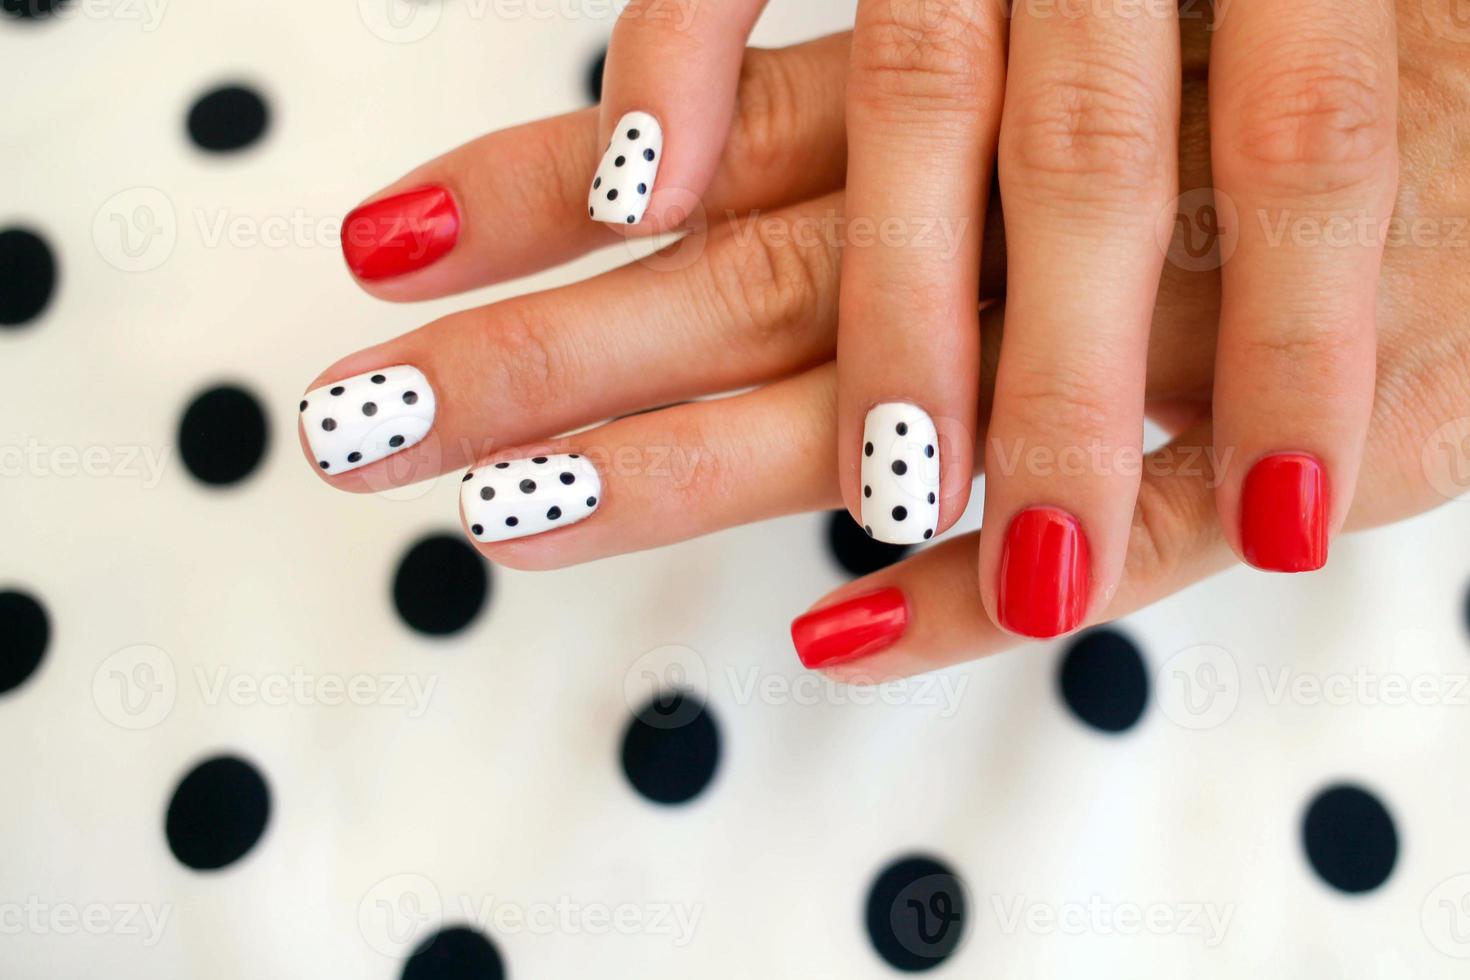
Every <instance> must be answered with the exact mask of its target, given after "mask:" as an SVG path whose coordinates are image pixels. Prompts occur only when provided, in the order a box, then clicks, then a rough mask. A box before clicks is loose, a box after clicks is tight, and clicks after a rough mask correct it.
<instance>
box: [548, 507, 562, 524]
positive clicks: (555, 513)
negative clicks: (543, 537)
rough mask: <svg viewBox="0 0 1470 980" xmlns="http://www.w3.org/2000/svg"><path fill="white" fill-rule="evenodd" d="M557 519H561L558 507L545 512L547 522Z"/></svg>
mask: <svg viewBox="0 0 1470 980" xmlns="http://www.w3.org/2000/svg"><path fill="white" fill-rule="evenodd" d="M559 517H561V508H560V507H553V508H551V509H550V510H548V511H547V512H546V519H547V520H548V521H554V520H556V519H558V518H559Z"/></svg>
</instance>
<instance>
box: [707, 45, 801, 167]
mask: <svg viewBox="0 0 1470 980" xmlns="http://www.w3.org/2000/svg"><path fill="white" fill-rule="evenodd" d="M782 53H784V52H769V51H751V52H750V54H748V55H747V56H746V58H745V61H744V63H743V64H742V66H741V69H740V86H739V96H738V98H737V99H736V102H735V122H734V125H733V126H732V127H731V129H730V138H729V143H728V149H727V151H726V153H725V161H726V165H727V166H734V167H738V168H739V170H740V171H741V174H740V176H742V177H744V178H748V179H750V180H752V181H755V180H765V179H768V178H769V175H770V174H772V173H779V172H781V171H784V170H787V169H789V168H790V167H791V166H792V164H793V160H792V158H791V152H792V149H793V147H795V146H796V145H797V141H794V140H793V139H792V134H793V133H796V132H799V131H800V128H799V122H800V117H801V93H800V92H799V91H798V85H797V80H796V78H795V77H794V76H793V72H792V62H791V59H789V58H783V57H780V56H779V55H780V54H782Z"/></svg>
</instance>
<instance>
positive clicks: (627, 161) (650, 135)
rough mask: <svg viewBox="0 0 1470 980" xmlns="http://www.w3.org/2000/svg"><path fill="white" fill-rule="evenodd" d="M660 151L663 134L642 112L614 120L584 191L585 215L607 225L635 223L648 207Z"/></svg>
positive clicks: (641, 217)
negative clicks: (610, 132) (595, 172)
mask: <svg viewBox="0 0 1470 980" xmlns="http://www.w3.org/2000/svg"><path fill="white" fill-rule="evenodd" d="M663 152H664V133H663V130H662V129H660V128H659V125H658V120H657V119H655V118H653V117H652V116H650V115H649V114H648V113H646V112H630V113H627V114H626V115H624V116H623V118H622V119H619V120H618V128H617V129H616V130H614V131H613V136H612V142H611V143H609V144H608V146H607V152H606V153H604V154H603V155H602V163H600V164H598V166H597V175H596V176H595V177H593V178H592V189H591V190H590V191H588V192H587V215H588V217H590V218H593V219H594V220H597V221H605V222H607V223H608V224H610V225H636V224H637V223H638V222H639V221H642V220H643V212H644V211H645V210H647V208H648V196H649V195H650V194H652V193H653V181H654V178H655V177H657V176H658V165H659V163H660V161H661V158H662V156H663Z"/></svg>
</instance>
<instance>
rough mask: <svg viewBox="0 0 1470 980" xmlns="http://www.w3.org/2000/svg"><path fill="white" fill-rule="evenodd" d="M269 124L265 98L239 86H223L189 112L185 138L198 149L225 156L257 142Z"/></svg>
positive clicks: (201, 99) (195, 104)
mask: <svg viewBox="0 0 1470 980" xmlns="http://www.w3.org/2000/svg"><path fill="white" fill-rule="evenodd" d="M269 121H270V112H269V110H268V109H267V108H266V104H265V99H263V98H261V96H260V93H258V92H256V91H255V90H254V89H251V88H246V87H245V86H243V85H223V86H220V87H219V88H216V89H211V90H210V91H208V92H205V93H204V94H203V95H201V96H200V97H199V98H198V100H196V101H195V103H194V105H193V106H192V107H191V108H190V109H189V138H190V139H192V140H193V141H194V143H195V145H197V146H198V147H199V148H200V149H201V150H209V151H210V152H212V153H228V152H230V151H232V150H239V149H243V148H244V147H247V146H249V145H250V144H251V143H254V142H255V141H256V140H258V139H260V137H261V134H262V133H264V132H265V128H266V125H267V124H268V123H269Z"/></svg>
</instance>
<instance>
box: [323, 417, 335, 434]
mask: <svg viewBox="0 0 1470 980" xmlns="http://www.w3.org/2000/svg"><path fill="white" fill-rule="evenodd" d="M322 428H323V429H324V430H325V431H327V432H331V431H332V430H333V429H335V428H337V420H336V419H334V418H325V419H322Z"/></svg>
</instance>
